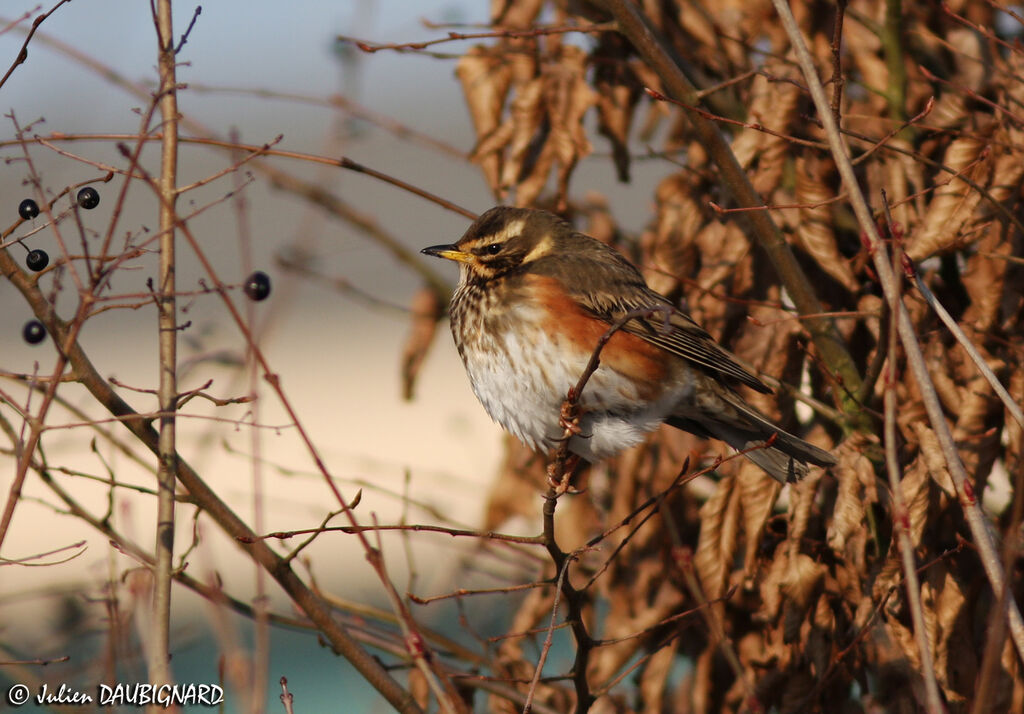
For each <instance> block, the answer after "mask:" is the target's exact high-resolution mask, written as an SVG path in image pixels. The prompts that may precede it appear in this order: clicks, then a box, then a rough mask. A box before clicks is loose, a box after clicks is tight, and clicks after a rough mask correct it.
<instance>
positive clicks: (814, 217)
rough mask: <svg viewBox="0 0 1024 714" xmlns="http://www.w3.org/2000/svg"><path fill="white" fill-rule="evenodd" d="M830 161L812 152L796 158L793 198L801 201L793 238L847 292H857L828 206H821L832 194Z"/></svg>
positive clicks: (831, 165)
mask: <svg viewBox="0 0 1024 714" xmlns="http://www.w3.org/2000/svg"><path fill="white" fill-rule="evenodd" d="M834 172H835V166H834V164H833V163H832V161H831V160H828V159H825V158H818V157H816V156H814V155H813V154H808V155H802V156H799V157H797V160H796V187H795V189H794V191H795V200H796V203H798V204H800V222H799V223H798V225H797V230H796V237H797V240H798V241H799V242H800V245H802V246H803V248H804V250H806V251H807V252H808V253H809V254H810V255H811V257H812V258H814V260H815V262H817V264H818V265H819V266H820V267H821V269H822V270H824V271H825V272H826V273H828V274H829V275H831V276H832V277H833V278H835V279H836V281H837V282H838V283H839V284H840V285H842V286H843V287H845V288H846V289H847V290H849V291H850V292H857V280H856V278H855V277H854V275H853V270H852V269H851V268H850V264H849V263H848V262H847V260H846V258H844V257H843V255H842V254H841V253H840V252H839V246H838V245H837V244H836V235H835V230H834V228H833V226H834V221H833V218H832V207H831V205H820V204H822V203H824V202H825V201H828V200H829V199H831V198H832V197H833V193H832V190H831V188H830V187H831V186H832V185H833V181H832V180H831V174H833V173H834Z"/></svg>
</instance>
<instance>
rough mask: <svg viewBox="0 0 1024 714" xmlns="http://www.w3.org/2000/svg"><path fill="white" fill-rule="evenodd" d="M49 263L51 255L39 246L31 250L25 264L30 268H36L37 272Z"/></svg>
mask: <svg viewBox="0 0 1024 714" xmlns="http://www.w3.org/2000/svg"><path fill="white" fill-rule="evenodd" d="M49 264H50V256H48V255H47V254H46V251H45V250H40V249H39V248H36V249H35V250H30V251H29V252H28V256H27V257H26V258H25V265H27V266H28V268H29V270H34V271H36V272H37V273H38V272H39V271H40V270H42V269H43V268H45V267H46V266H47V265H49Z"/></svg>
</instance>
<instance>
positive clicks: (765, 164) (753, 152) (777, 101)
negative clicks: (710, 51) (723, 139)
mask: <svg viewBox="0 0 1024 714" xmlns="http://www.w3.org/2000/svg"><path fill="white" fill-rule="evenodd" d="M764 71H765V73H764V74H758V75H757V76H756V77H755V78H754V80H753V81H752V82H751V86H750V91H749V93H748V94H747V104H748V107H749V110H748V116H747V121H748V122H752V123H756V124H758V125H760V126H765V127H768V128H770V129H771V130H772V131H773V132H778V133H783V134H785V133H788V131H789V127H790V125H791V124H792V122H793V121H794V119H796V117H797V106H798V104H799V101H800V88H799V87H798V86H797V85H796V84H795V83H793V82H790V81H787V80H796V79H797V76H798V75H799V73H798V72H797V71H796V70H795V68H794V67H793V65H791V64H788V63H785V62H782V61H780V60H768V61H767V62H766V63H765V67H764ZM769 77H771V79H769ZM732 151H733V153H734V154H735V155H736V160H737V161H739V162H740V165H741V166H743V167H744V168H746V169H747V170H748V172H750V174H751V183H752V184H753V185H754V190H756V191H757V192H758V193H759V194H761V195H762V196H769V195H771V193H772V192H773V191H774V190H775V189H776V188H777V187H778V185H779V182H780V181H781V180H782V172H783V169H784V167H785V164H786V161H787V159H788V156H789V155H790V154H791V153H792V151H793V146H792V144H791V143H790V142H789V141H788V140H787V139H784V138H782V137H780V136H777V135H776V134H775V133H768V132H766V131H763V130H761V129H760V128H754V127H745V128H743V129H742V130H741V131H740V132H739V133H738V134H737V135H736V138H735V139H734V140H733V142H732Z"/></svg>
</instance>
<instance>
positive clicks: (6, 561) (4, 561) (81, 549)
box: [0, 540, 86, 568]
mask: <svg viewBox="0 0 1024 714" xmlns="http://www.w3.org/2000/svg"><path fill="white" fill-rule="evenodd" d="M66 550H74V551H75V552H74V553H72V554H71V555H68V556H66V557H63V558H61V559H60V560H50V561H47V562H45V563H33V562H31V561H33V560H42V559H43V558H45V557H47V556H50V555H56V554H57V553H63V552H64V551H66ZM85 550H86V545H85V541H84V540H80V541H78V542H77V543H72V544H71V545H62V546H61V547H60V548H54V549H53V550H48V551H46V552H45V553H36V554H34V555H25V556H22V557H20V558H16V559H11V558H0V565H21V566H24V567H26V568H45V567H48V566H50V565H60V564H61V563H67V562H68V561H71V560H74V559H75V558H77V557H78V556H80V555H82V554H83V553H85Z"/></svg>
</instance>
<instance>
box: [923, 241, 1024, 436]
mask: <svg viewBox="0 0 1024 714" xmlns="http://www.w3.org/2000/svg"><path fill="white" fill-rule="evenodd" d="M904 268H905V269H906V270H907V272H908V273H910V274H912V275H913V278H914V284H915V285H916V286H917V289H918V290H919V291H921V295H922V297H924V299H925V301H926V302H927V303H928V304H929V305H930V306H931V308H932V310H934V311H935V314H936V315H938V316H939V319H940V320H942V323H943V324H944V325H945V326H946V327H947V328H949V331H950V332H951V333H953V337H955V338H956V341H957V342H959V343H960V346H961V347H963V348H964V351H965V352H966V353H967V356H968V357H970V358H971V361H972V362H974V366H975V367H977V368H978V371H979V372H981V374H982V376H983V377H984V378H985V380H986V381H987V382H988V383H989V386H991V387H992V391H994V392H995V393H996V394H997V395H998V396H999V399H1000V400H1001V401H1002V402H1003V406H1004V407H1006V411H1008V412H1010V415H1011V416H1012V417H1013V418H1014V419H1015V420H1016V422H1017V423H1018V424H1019V425H1020V426H1021V428H1022V429H1024V412H1022V411H1021V408H1020V405H1019V404H1017V402H1016V401H1014V399H1013V397H1011V396H1010V393H1009V392H1007V391H1006V388H1005V387H1004V386H1003V385H1002V383H1001V382H1000V381H999V378H998V377H997V376H996V374H995V372H993V371H992V368H991V367H989V366H988V364H987V363H986V362H985V358H984V357H982V356H981V353H980V352H978V348H977V347H975V346H974V343H972V342H971V339H970V338H969V337H968V336H967V334H966V333H965V332H964V331H963V328H961V327H960V325H958V324H957V323H956V320H954V319H953V316H952V315H950V314H949V311H947V310H946V308H945V307H943V305H942V303H941V302H939V300H938V298H936V297H935V294H934V293H932V291H931V290H929V289H928V286H927V285H925V284H924V281H923V280H921V275H920V273H919V272H918V271H917V268H916V266H914V265H913V263H911V262H910V260H909V258H908V259H905V262H904Z"/></svg>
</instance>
